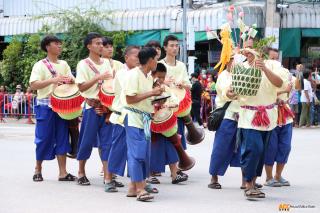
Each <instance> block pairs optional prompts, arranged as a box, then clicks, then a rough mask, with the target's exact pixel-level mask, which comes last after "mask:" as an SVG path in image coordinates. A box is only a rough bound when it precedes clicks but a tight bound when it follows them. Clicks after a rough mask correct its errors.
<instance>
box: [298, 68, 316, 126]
mask: <svg viewBox="0 0 320 213" xmlns="http://www.w3.org/2000/svg"><path fill="white" fill-rule="evenodd" d="M309 76H310V71H305V72H303V81H302V84H301V97H300V101H301V115H300V122H299V127H303V126H305V125H306V127H310V103H311V101H312V99H313V93H312V87H311V82H310V81H309V80H308V79H309Z"/></svg>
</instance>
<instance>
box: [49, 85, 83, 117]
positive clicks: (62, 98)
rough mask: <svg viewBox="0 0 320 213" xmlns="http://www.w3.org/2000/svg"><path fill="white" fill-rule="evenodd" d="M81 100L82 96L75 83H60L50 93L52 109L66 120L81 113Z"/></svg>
mask: <svg viewBox="0 0 320 213" xmlns="http://www.w3.org/2000/svg"><path fill="white" fill-rule="evenodd" d="M83 101H84V98H83V97H82V96H81V94H80V91H79V88H78V87H77V85H76V84H62V85H60V86H58V87H57V88H56V89H55V90H54V91H53V93H52V95H51V106H52V110H53V111H54V112H57V113H58V115H59V116H60V117H61V118H63V119H66V120H71V119H74V118H77V117H79V116H80V115H81V113H82V108H81V104H82V103H83Z"/></svg>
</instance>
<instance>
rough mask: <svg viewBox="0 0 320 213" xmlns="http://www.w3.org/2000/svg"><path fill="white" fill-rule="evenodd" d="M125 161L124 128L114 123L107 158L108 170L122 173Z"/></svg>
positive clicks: (121, 174) (118, 173)
mask: <svg viewBox="0 0 320 213" xmlns="http://www.w3.org/2000/svg"><path fill="white" fill-rule="evenodd" d="M126 161H127V143H126V130H125V128H124V127H123V126H121V125H118V124H114V126H113V132H112V146H111V150H110V155H109V160H108V170H109V172H111V173H113V174H117V175H120V176H123V175H124V170H125V168H126Z"/></svg>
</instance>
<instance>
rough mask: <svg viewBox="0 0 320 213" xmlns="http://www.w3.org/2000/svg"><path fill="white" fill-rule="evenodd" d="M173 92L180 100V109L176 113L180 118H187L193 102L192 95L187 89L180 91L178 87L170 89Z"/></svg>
mask: <svg viewBox="0 0 320 213" xmlns="http://www.w3.org/2000/svg"><path fill="white" fill-rule="evenodd" d="M170 89H171V91H172V92H173V93H174V94H175V95H176V96H177V98H178V100H179V108H178V110H177V112H176V113H175V114H176V115H177V117H178V118H182V117H185V116H187V115H189V114H190V112H191V106H192V100H191V93H190V91H187V90H185V89H180V88H178V87H172V88H170Z"/></svg>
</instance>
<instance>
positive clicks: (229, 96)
mask: <svg viewBox="0 0 320 213" xmlns="http://www.w3.org/2000/svg"><path fill="white" fill-rule="evenodd" d="M226 96H227V97H228V98H229V99H231V100H234V99H236V98H237V95H236V94H235V93H234V92H233V90H232V89H228V91H227V94H226Z"/></svg>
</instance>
